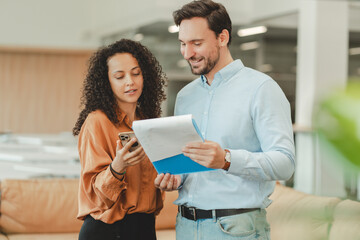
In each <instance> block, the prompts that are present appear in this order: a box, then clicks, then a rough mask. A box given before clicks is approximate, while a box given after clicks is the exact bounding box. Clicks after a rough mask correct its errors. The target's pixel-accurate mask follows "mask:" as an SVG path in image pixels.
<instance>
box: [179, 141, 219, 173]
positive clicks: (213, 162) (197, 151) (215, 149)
mask: <svg viewBox="0 0 360 240" xmlns="http://www.w3.org/2000/svg"><path fill="white" fill-rule="evenodd" d="M182 152H183V153H184V155H185V156H187V157H189V158H191V159H192V160H194V161H195V162H197V163H199V164H201V165H203V166H205V167H208V168H214V169H217V168H223V167H224V165H225V150H224V149H222V148H221V147H220V145H219V144H218V143H216V142H212V141H205V142H192V143H188V144H186V146H185V147H184V148H183V149H182Z"/></svg>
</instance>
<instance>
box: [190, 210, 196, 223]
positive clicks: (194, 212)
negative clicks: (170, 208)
mask: <svg viewBox="0 0 360 240" xmlns="http://www.w3.org/2000/svg"><path fill="white" fill-rule="evenodd" d="M189 210H190V214H191V215H192V216H193V217H194V221H196V209H195V208H194V207H189Z"/></svg>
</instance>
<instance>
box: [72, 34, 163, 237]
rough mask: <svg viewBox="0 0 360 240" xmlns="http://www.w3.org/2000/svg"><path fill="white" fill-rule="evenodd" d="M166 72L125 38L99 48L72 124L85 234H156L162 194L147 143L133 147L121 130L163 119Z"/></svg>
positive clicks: (91, 62)
mask: <svg viewBox="0 0 360 240" xmlns="http://www.w3.org/2000/svg"><path fill="white" fill-rule="evenodd" d="M165 80H166V77H165V74H164V73H163V72H162V68H161V66H160V65H159V63H158V61H157V60H156V59H155V57H154V56H153V55H152V54H151V52H150V51H149V50H148V49H147V48H146V47H144V46H142V45H141V44H140V43H138V42H134V41H131V40H127V39H122V40H120V41H118V42H115V43H114V44H112V45H110V46H108V47H105V48H102V49H100V50H98V51H97V52H96V53H95V54H94V55H93V56H92V57H91V58H90V65H89V70H88V74H87V76H86V79H85V81H84V86H83V95H82V105H83V106H84V109H83V110H82V111H81V113H80V116H79V118H78V120H77V122H76V125H75V127H74V129H73V134H74V135H79V144H78V149H79V155H80V162H81V176H80V189H79V213H78V218H79V219H82V220H84V223H83V225H82V228H81V231H80V234H79V239H80V240H82V239H86V240H89V239H90V240H91V239H119V238H120V239H156V235H155V215H156V214H158V213H159V211H160V209H161V208H162V195H161V193H160V191H159V190H157V189H156V188H155V187H154V184H153V182H154V179H155V178H156V176H157V173H156V171H155V169H154V168H153V166H152V164H151V162H150V161H149V160H148V158H147V156H146V155H145V152H144V150H143V149H142V147H140V148H137V149H136V150H135V151H132V152H130V151H129V149H130V147H131V146H132V145H133V144H134V143H136V139H135V138H133V139H131V141H130V142H128V143H127V144H126V145H125V146H121V143H120V141H119V138H118V133H120V132H128V131H132V129H131V126H132V123H133V121H135V120H139V119H146V118H156V117H159V116H160V114H161V109H160V104H161V102H162V101H163V100H164V99H165V94H164V91H163V87H164V84H165Z"/></svg>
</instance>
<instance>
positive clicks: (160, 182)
mask: <svg viewBox="0 0 360 240" xmlns="http://www.w3.org/2000/svg"><path fill="white" fill-rule="evenodd" d="M180 184H181V177H180V176H179V175H170V173H167V174H163V173H161V174H159V175H157V177H156V178H155V181H154V185H155V187H157V188H159V189H160V190H163V191H173V190H176V189H178V187H179V186H180Z"/></svg>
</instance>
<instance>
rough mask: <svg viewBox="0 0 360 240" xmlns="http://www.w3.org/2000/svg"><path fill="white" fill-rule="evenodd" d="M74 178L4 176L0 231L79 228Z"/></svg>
mask: <svg viewBox="0 0 360 240" xmlns="http://www.w3.org/2000/svg"><path fill="white" fill-rule="evenodd" d="M78 183H79V181H78V179H31V180H29V179H27V180H11V179H6V180H3V181H2V183H1V205H0V212H1V215H0V229H1V231H3V232H4V233H56V232H58V233H59V232H61V233H67V232H79V230H80V227H81V224H82V221H79V220H77V219H76V215H77V210H78V202H77V193H78Z"/></svg>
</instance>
